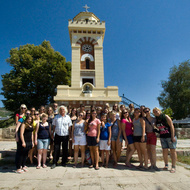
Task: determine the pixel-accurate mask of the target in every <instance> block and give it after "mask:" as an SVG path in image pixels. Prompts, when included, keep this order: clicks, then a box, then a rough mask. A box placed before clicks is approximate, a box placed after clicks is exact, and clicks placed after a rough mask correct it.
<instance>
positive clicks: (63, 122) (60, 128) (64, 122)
mask: <svg viewBox="0 0 190 190" xmlns="http://www.w3.org/2000/svg"><path fill="white" fill-rule="evenodd" d="M52 125H53V126H55V134H57V135H59V136H67V135H69V127H70V126H72V121H71V118H70V117H69V116H68V115H65V116H62V115H56V116H55V117H54V119H53V123H52Z"/></svg>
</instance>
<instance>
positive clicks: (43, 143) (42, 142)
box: [37, 139, 50, 150]
mask: <svg viewBox="0 0 190 190" xmlns="http://www.w3.org/2000/svg"><path fill="white" fill-rule="evenodd" d="M49 143H50V139H38V144H37V149H38V150H39V149H48V146H49Z"/></svg>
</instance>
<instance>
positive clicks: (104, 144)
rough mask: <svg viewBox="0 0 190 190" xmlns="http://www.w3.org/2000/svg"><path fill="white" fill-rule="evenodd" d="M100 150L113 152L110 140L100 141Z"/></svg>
mask: <svg viewBox="0 0 190 190" xmlns="http://www.w3.org/2000/svg"><path fill="white" fill-rule="evenodd" d="M100 150H111V146H110V145H109V146H108V140H100Z"/></svg>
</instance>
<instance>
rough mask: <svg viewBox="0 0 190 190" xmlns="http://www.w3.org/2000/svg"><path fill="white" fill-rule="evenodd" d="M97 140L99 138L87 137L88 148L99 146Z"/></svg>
mask: <svg viewBox="0 0 190 190" xmlns="http://www.w3.org/2000/svg"><path fill="white" fill-rule="evenodd" d="M96 139H97V137H90V136H87V137H86V140H87V145H88V146H98V143H97V141H96Z"/></svg>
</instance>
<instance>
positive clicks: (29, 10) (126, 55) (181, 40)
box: [0, 0, 190, 108]
mask: <svg viewBox="0 0 190 190" xmlns="http://www.w3.org/2000/svg"><path fill="white" fill-rule="evenodd" d="M85 4H87V5H88V6H89V7H90V9H89V11H90V12H93V13H94V14H95V15H96V16H97V17H99V18H100V20H103V21H105V22H106V33H105V39H104V73H105V76H104V78H105V86H118V87H119V94H120V95H122V94H123V93H124V94H125V96H126V97H127V98H129V99H131V100H133V101H135V102H136V103H138V104H144V105H146V106H149V107H151V108H153V107H155V106H159V103H158V101H157V97H158V96H159V94H160V92H161V90H162V89H161V80H167V78H168V74H169V70H170V68H171V67H172V66H173V65H177V64H179V63H180V62H183V61H186V60H188V59H189V58H190V36H189V34H190V11H189V7H190V1H189V0H120V1H118V0H103V1H100V0H93V1H92V0H88V1H87V0H56V1H53V0H41V1H39V0H32V1H31V0H27V1H26V0H17V1H14V0H1V6H0V18H1V21H0V23H1V30H0V67H1V69H0V75H2V74H5V73H6V72H9V71H10V69H11V67H10V66H9V65H8V64H7V63H6V61H5V59H6V58H8V57H9V50H10V49H11V48H15V47H19V46H20V45H25V44H27V43H30V44H35V45H39V44H41V43H42V41H44V40H49V41H50V43H51V45H52V47H53V48H54V49H55V50H56V51H59V52H60V53H61V54H62V55H63V56H65V57H66V59H67V61H71V46H70V40H69V33H68V20H69V19H72V18H73V17H75V16H76V15H77V14H78V13H79V12H82V11H84V9H83V8H82V7H83V6H84V5H85ZM0 88H2V83H1V82H0ZM2 99H3V97H2V96H0V100H2ZM2 106H3V104H2V102H0V107H2Z"/></svg>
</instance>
